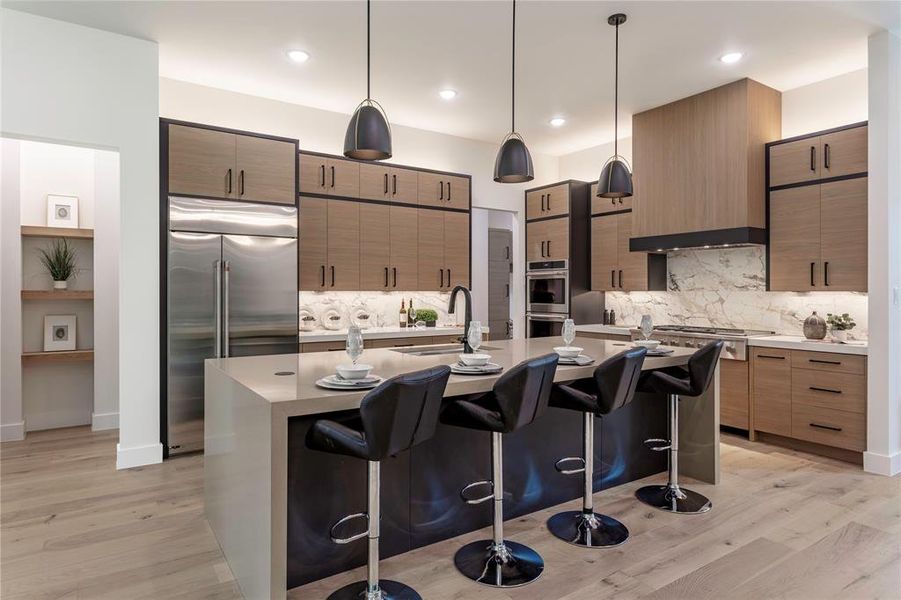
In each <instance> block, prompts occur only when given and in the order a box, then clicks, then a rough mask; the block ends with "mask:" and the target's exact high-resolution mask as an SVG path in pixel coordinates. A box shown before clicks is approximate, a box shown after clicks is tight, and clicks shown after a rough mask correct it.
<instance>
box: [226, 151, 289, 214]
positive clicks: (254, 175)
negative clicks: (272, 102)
mask: <svg viewBox="0 0 901 600" xmlns="http://www.w3.org/2000/svg"><path fill="white" fill-rule="evenodd" d="M235 141H236V151H237V158H236V165H237V166H236V170H237V173H238V175H237V177H238V180H237V190H236V191H237V195H236V196H235V197H236V199H238V200H246V201H249V202H254V201H259V202H278V203H280V204H296V203H297V190H296V187H295V173H296V172H297V169H296V162H297V146H296V145H295V144H290V143H288V142H282V141H279V140H271V139H267V138H261V137H252V136H247V135H237V136H235Z"/></svg>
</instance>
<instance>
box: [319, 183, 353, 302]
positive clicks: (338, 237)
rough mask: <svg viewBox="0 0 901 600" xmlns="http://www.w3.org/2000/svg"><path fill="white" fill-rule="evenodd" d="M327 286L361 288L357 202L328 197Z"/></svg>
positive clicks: (330, 287) (332, 288) (335, 288)
mask: <svg viewBox="0 0 901 600" xmlns="http://www.w3.org/2000/svg"><path fill="white" fill-rule="evenodd" d="M325 275H326V281H325V286H326V289H329V290H336V291H356V290H359V289H360V203H359V202H346V201H342V200H329V201H328V270H327V272H326V274H325Z"/></svg>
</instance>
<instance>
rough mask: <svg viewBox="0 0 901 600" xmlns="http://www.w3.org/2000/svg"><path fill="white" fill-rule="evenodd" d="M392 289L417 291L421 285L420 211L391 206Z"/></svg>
mask: <svg viewBox="0 0 901 600" xmlns="http://www.w3.org/2000/svg"><path fill="white" fill-rule="evenodd" d="M389 209H390V212H391V224H390V227H391V230H390V238H391V261H390V266H391V273H390V275H391V282H390V286H391V289H394V290H405V291H406V290H415V289H416V288H417V287H418V284H419V256H418V254H419V239H418V238H419V234H418V232H419V222H418V213H419V209H417V208H413V207H410V206H390V207H389Z"/></svg>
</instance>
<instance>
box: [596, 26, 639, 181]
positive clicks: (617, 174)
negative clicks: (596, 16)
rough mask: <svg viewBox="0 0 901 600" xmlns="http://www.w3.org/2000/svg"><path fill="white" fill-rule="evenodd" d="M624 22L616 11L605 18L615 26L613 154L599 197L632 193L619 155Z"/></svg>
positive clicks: (629, 175) (629, 177) (604, 171)
mask: <svg viewBox="0 0 901 600" xmlns="http://www.w3.org/2000/svg"><path fill="white" fill-rule="evenodd" d="M625 22H626V15H624V14H622V13H617V14H615V15H610V16H609V17H608V18H607V23H608V24H609V25H612V26H614V27H616V46H615V48H616V51H615V54H614V67H613V156H611V157H610V158H608V159H607V162H605V163H604V166H603V168H602V169H601V176H600V177H598V191H597V196H598V197H599V198H625V197H628V196H631V195H632V173H631V169H630V168H629V163H627V162H626V159H625V158H624V157H622V156H620V155H619V137H618V131H619V120H618V113H619V26H620V25H622V24H623V23H625Z"/></svg>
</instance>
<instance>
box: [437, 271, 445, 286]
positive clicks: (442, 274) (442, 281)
mask: <svg viewBox="0 0 901 600" xmlns="http://www.w3.org/2000/svg"><path fill="white" fill-rule="evenodd" d="M438 276H439V278H440V280H441V283H439V284H438V287H440V288H442V287H444V269H438Z"/></svg>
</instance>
